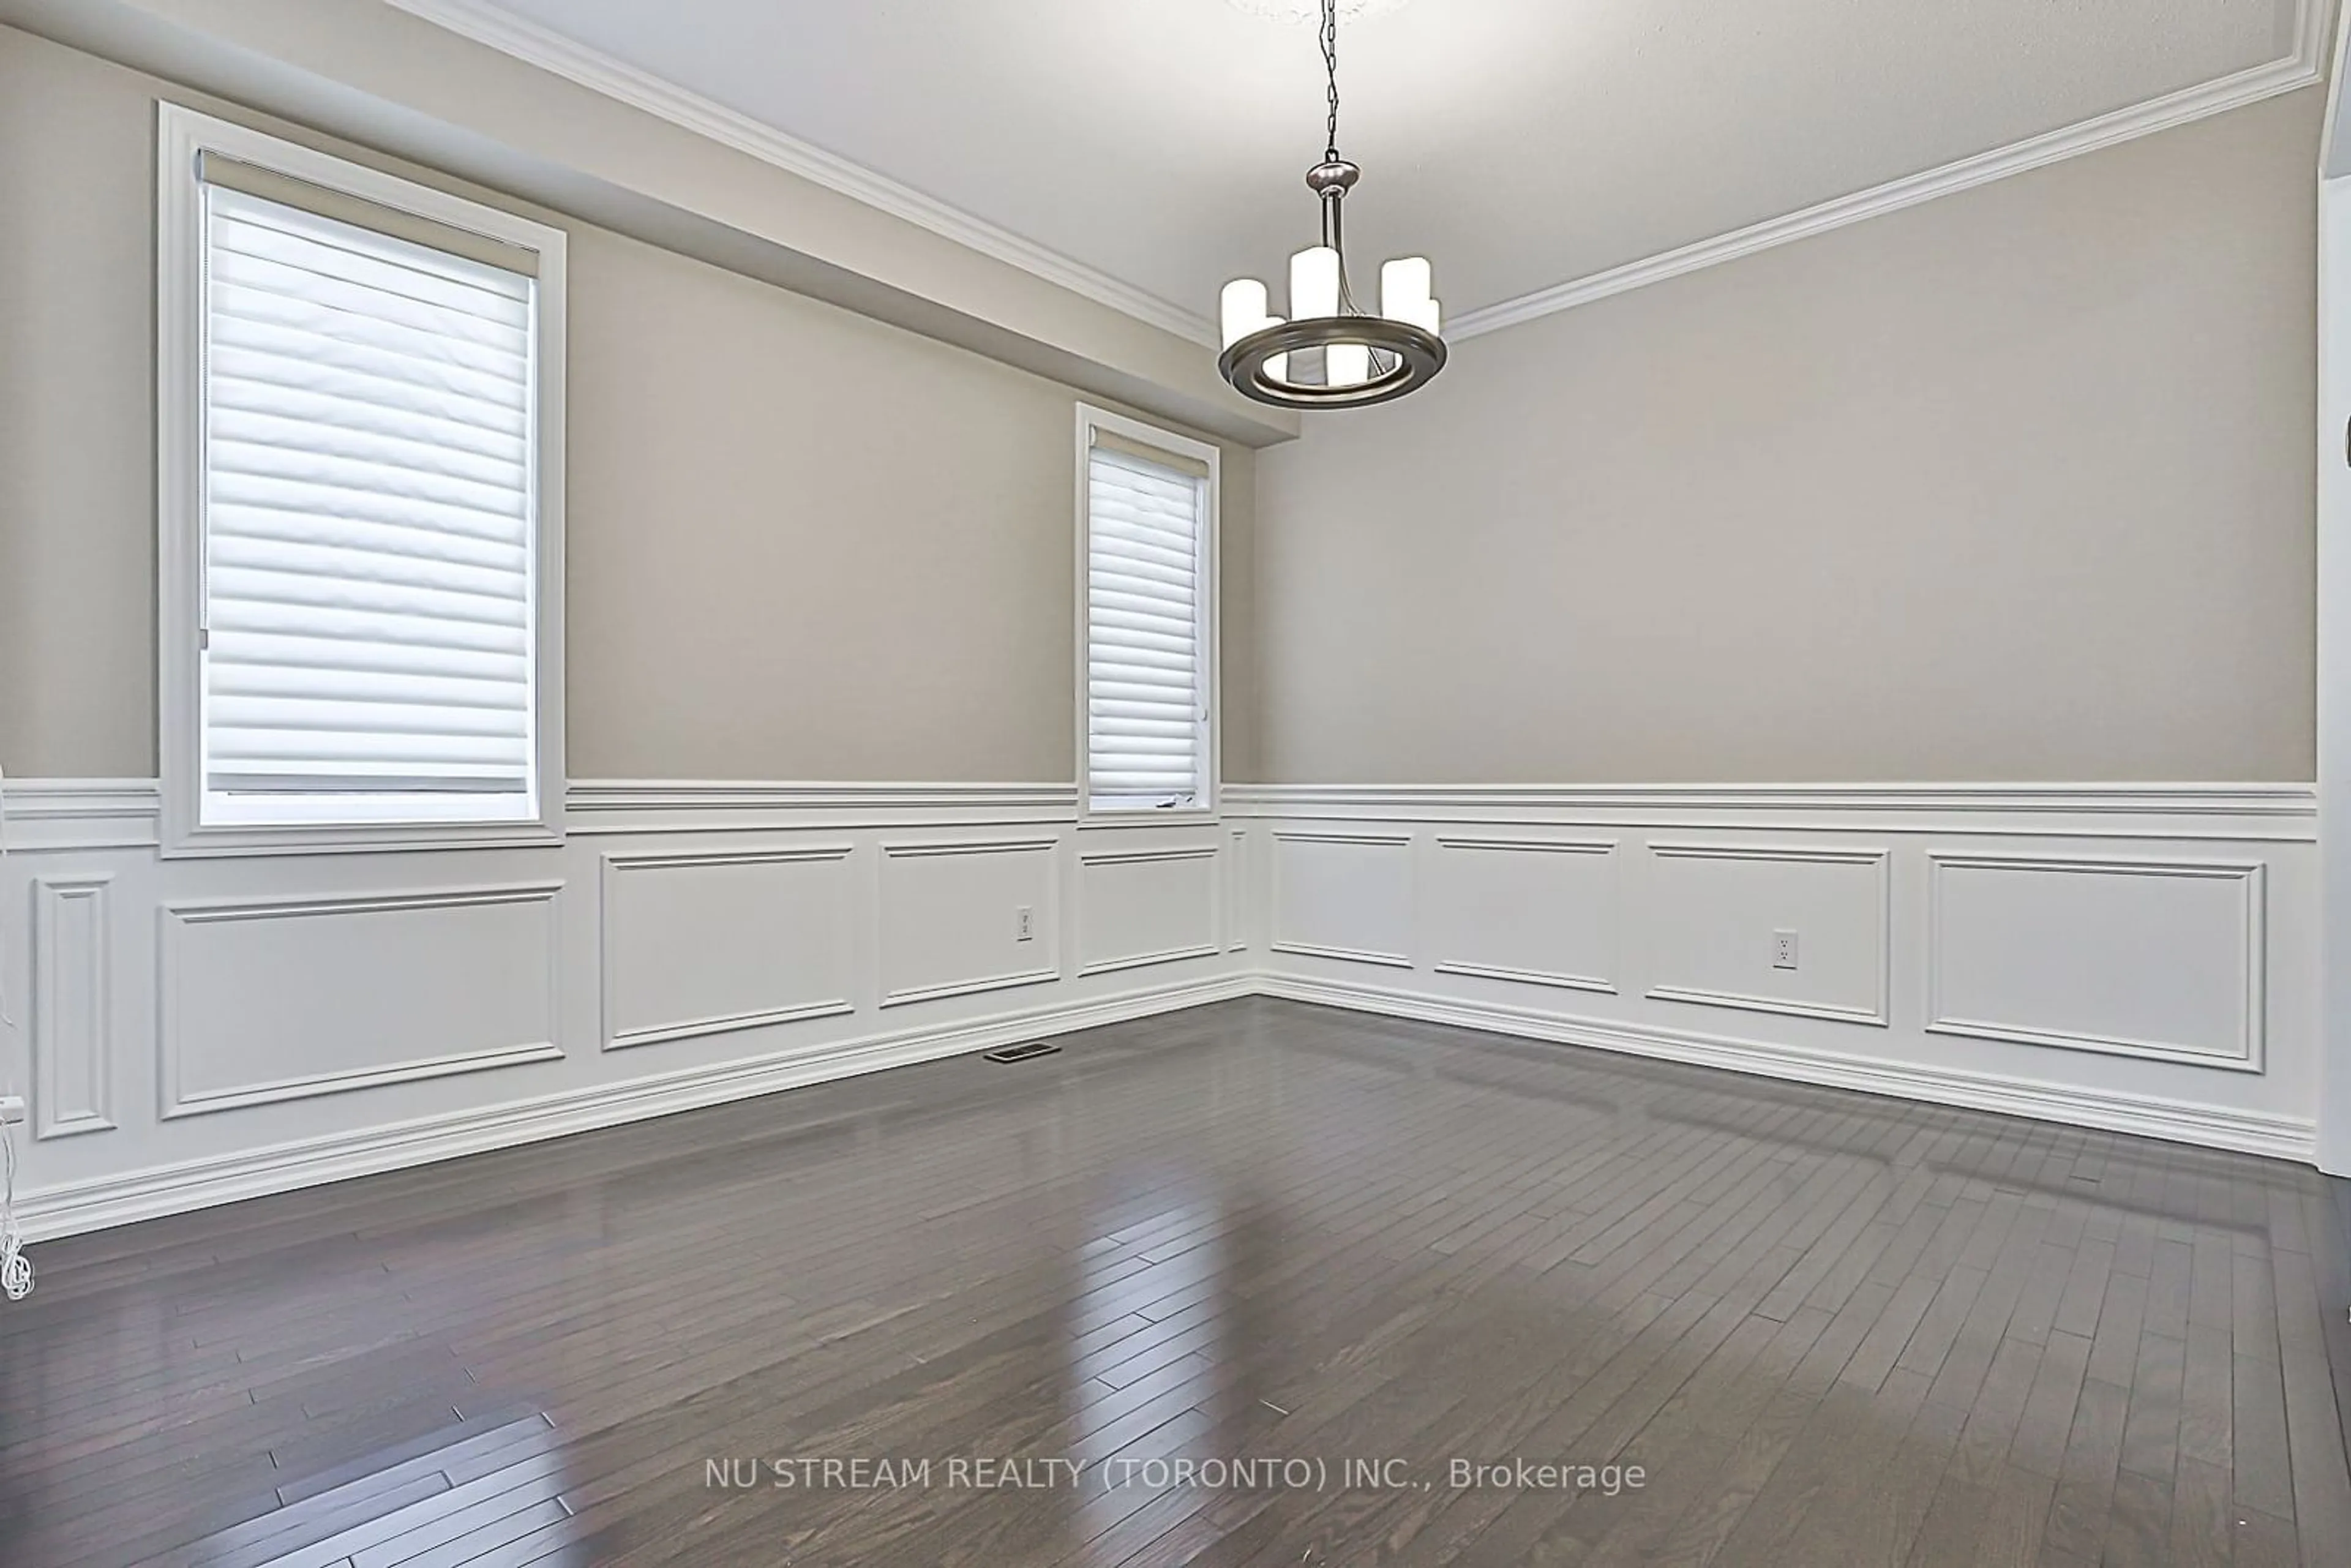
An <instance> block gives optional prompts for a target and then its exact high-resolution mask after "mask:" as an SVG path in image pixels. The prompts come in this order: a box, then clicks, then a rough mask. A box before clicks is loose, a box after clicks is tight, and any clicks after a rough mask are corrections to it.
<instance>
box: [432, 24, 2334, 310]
mask: <svg viewBox="0 0 2351 1568" xmlns="http://www.w3.org/2000/svg"><path fill="white" fill-rule="evenodd" d="M388 3H389V4H391V5H395V6H397V7H398V8H400V9H401V10H403V11H406V12H408V13H410V14H411V15H413V16H418V17H420V18H422V19H423V20H425V21H427V22H431V23H433V24H434V25H435V26H440V27H444V28H446V29H447V30H448V31H450V32H453V33H456V34H458V35H460V36H462V37H466V38H470V39H472V40H473V41H474V42H475V43H478V44H483V45H486V46H487V47H490V48H493V49H496V50H498V51H499V52H500V53H502V54H506V55H509V56H511V57H514V58H516V59H518V60H522V61H524V62H525V63H526V64H528V65H532V66H536V67H538V68H540V69H542V70H546V71H549V72H551V73H552V74H554V75H557V76H559V77H562V78H565V79H567V80H569V81H573V82H577V83H578V84H580V86H582V87H585V88H588V89H590V90H591V91H595V92H600V93H602V94H604V95H605V96H606V97H608V98H611V99H617V100H619V101H621V102H622V103H626V104H628V105H630V106H631V107H632V108H635V109H639V110H643V111H644V112H646V113H648V114H651V115H653V116H655V117H656V118H659V119H661V120H667V121H668V122H670V123H671V124H674V125H677V126H680V127H682V128H684V129H685V130H688V131H694V132H695V133H697V134H699V135H702V136H705V137H708V138H709V139H710V140H712V141H716V142H719V143H721V144H722V145H725V146H728V147H732V148H734V149H735V150H737V152H745V153H748V154H749V155H750V156H752V157H755V158H758V159H759V160H760V161H762V162H766V163H769V164H771V165H773V166H775V167H777V168H779V169H782V170H785V171H786V172H789V173H792V174H796V175H799V177H801V178H803V179H806V180H809V181H811V182H813V183H817V184H820V185H822V186H824V187H825V188H826V189H827V190H831V191H836V192H839V193H841V194H842V195H845V196H849V197H851V198H852V199H853V200H856V201H860V202H862V203H864V204H867V205H869V206H872V207H874V208H877V209H879V210H881V211H883V212H885V213H888V214H892V215H893V216H894V217H898V218H901V219H904V221H906V222H908V223H911V224H914V225H917V226H919V227H921V228H924V229H927V230H929V231H930V232H931V233H933V234H935V235H941V236H942V237H944V238H946V239H950V240H953V241H955V242H956V244H958V245H962V246H967V247H968V248H970V249H972V250H976V251H977V252H979V253H980V254H982V255H984V256H992V257H994V258H995V259H996V260H998V261H1001V262H1004V263H1006V264H1007V265H1008V266H1011V267H1019V268H1020V269H1021V270H1022V271H1024V272H1028V273H1030V274H1032V275H1034V276H1036V277H1040V278H1043V279H1045V280H1046V281H1048V282H1050V283H1054V284H1058V285H1060V286H1061V287H1064V288H1067V289H1069V290H1071V292H1072V293H1076V294H1079V295H1081V296H1083V297H1085V298H1089V299H1092V300H1093V301H1095V302H1096V303H1097V304H1101V305H1106V306H1109V307H1110V308H1113V309H1115V310H1120V311H1123V312H1124V313H1125V314H1127V315H1129V316H1133V317H1134V318H1136V319H1139V320H1142V321H1145V322H1148V323H1149V324H1150V325H1152V326H1155V327H1158V328H1160V329H1163V330H1165V331H1168V332H1173V333H1175V335H1177V336H1178V337H1182V338H1186V339H1189V340H1192V341H1195V342H1198V343H1202V344H1213V343H1215V342H1216V340H1217V334H1216V327H1215V323H1214V322H1213V321H1211V320H1210V319H1208V318H1207V316H1206V315H1204V314H1200V313H1196V312H1193V311H1189V310H1186V309H1184V308H1181V307H1180V306H1177V305H1175V304H1173V303H1171V302H1170V301H1168V300H1165V299H1163V298H1160V297H1159V296H1157V295H1155V294H1153V293H1150V292H1148V291H1147V290H1144V289H1142V288H1138V287H1135V286H1134V285H1133V284H1130V283H1127V282H1124V281H1123V280H1122V279H1119V278H1116V277H1112V276H1110V275H1109V274H1107V273H1104V272H1102V271H1099V270H1097V269H1095V268H1093V267H1089V266H1087V265H1086V264H1084V263H1083V262H1081V261H1078V260H1076V259H1075V258H1073V257H1071V256H1064V255H1062V254H1061V252H1059V251H1056V250H1053V249H1050V247H1048V246H1041V245H1039V244H1037V243H1036V242H1035V241H1033V240H1029V239H1027V238H1024V237H1023V236H1021V235H1017V234H1014V233H1013V232H1011V231H1010V230H1008V229H1005V228H1002V227H999V226H998V225H995V224H992V223H989V222H988V221H987V220H986V219H984V218H981V217H979V216H977V214H972V213H968V212H966V211H964V210H963V209H962V208H960V207H956V206H954V205H952V204H948V203H946V202H943V201H940V200H939V199H938V198H936V197H935V196H931V195H927V194H925V193H923V192H921V191H918V190H915V189H914V188H913V187H912V186H909V185H905V184H903V183H900V182H898V181H895V180H893V179H891V178H890V177H889V176H887V175H885V174H883V173H880V172H877V171H875V170H872V169H869V168H867V167H865V166H864V165H863V164H861V163H858V162H853V161H852V160H850V159H847V158H843V157H841V155H839V154H838V153H834V152H827V151H826V150H825V149H823V148H821V147H818V146H816V145H814V144H812V143H810V142H807V141H801V140H799V138H797V137H794V136H790V135H788V134H786V133H785V132H783V131H778V130H777V129H775V128H774V127H773V126H770V125H768V124H765V123H764V122H762V121H760V120H755V119H753V118H751V117H750V116H748V115H747V114H743V113H741V112H740V111H738V110H732V109H728V108H726V106H725V105H723V104H720V103H716V102H714V101H712V100H711V99H706V98H704V97H702V96H701V95H700V94H698V93H694V92H690V91H687V90H686V89H684V88H681V87H678V86H676V85H675V84H674V83H672V82H669V81H665V80H664V79H663V78H659V77H656V76H653V75H652V74H651V73H649V72H646V71H643V70H641V69H639V68H636V67H634V66H631V65H629V64H627V63H625V62H624V61H622V60H618V59H615V58H613V57H611V56H609V55H606V54H603V53H601V51H599V50H595V49H591V48H589V47H586V46H585V45H582V44H579V43H576V42H574V41H573V40H571V39H569V38H567V37H563V36H562V35H560V34H559V33H554V32H550V31H549V30H548V29H546V28H544V27H541V26H538V25H537V24H535V23H531V22H528V21H525V20H523V19H522V18H520V17H517V16H512V15H510V14H508V13H507V12H506V11H504V10H502V9H500V8H499V7H498V6H496V5H494V4H491V3H490V0H388ZM2333 13H2334V4H2333V0H2297V8H2296V12H2295V25H2294V52H2293V53H2292V54H2290V55H2288V56H2286V57H2283V58H2281V59H2277V60H2273V61H2271V62H2269V63H2267V64H2265V65H2260V66H2255V67H2252V68H2248V69H2245V70H2241V71H2236V72H2232V73H2231V74H2230V75H2228V76H2224V77H2220V78H2215V79H2213V80H2211V81H2209V82H2203V83H2199V84H2198V85H2196V86H2193V87H2188V88H2182V89H2179V90H2177V91H2174V92H2168V93H2165V94H2162V95H2161V96H2159V97H2157V98H2152V99H2147V100H2145V101H2143V102H2140V103H2137V104H2131V105H2128V106H2126V107H2125V108H2122V109H2118V110H2112V111H2111V112H2109V113H2106V114H2102V115H2098V116H2095V118H2093V119H2089V120H2081V121H2078V122H2076V123H2074V124H2073V125H2068V126H2063V127H2060V128H2059V129H2057V130H2055V131H2047V132H2044V133H2043V134H2041V135H2038V136H2032V137H2027V138H2026V139H2024V140H2023V141H2014V142H2011V143H2009V144H2008V145H2006V146H2004V147H1996V148H1993V149H1991V150H1990V151H1988V152H1980V153H1977V154H1975V155H1973V156H1971V157H1968V158H1962V159H1959V160H1958V161H1957V162H1950V163H1946V164H1943V165H1942V166H1940V167H1939V168H1935V169H1928V170H1925V171H1923V172H1919V173H1916V174H1909V175H1906V176H1904V177H1903V178H1901V179H1898V180H1892V181H1888V182H1887V183H1885V184H1882V185H1876V186H1873V187H1871V188H1870V189H1868V190H1865V191H1858V192H1855V193H1853V194H1851V195H1845V196H1839V197H1835V198H1834V199H1833V200H1830V201H1826V202H1823V203H1820V204H1817V205H1814V206H1811V207H1806V208H1803V209H1802V210H1801V211H1798V212H1793V213H1789V214H1783V215H1782V216H1780V217H1775V218H1767V219H1765V220H1763V221H1762V222H1761V223H1756V224H1750V225H1748V226H1746V227H1744V228H1740V229H1733V230H1731V231H1729V233H1726V234H1721V235H1714V236H1712V237H1710V238H1707V239H1702V240H1697V241H1694V242H1692V243H1690V244H1688V245H1685V246H1677V247H1676V248H1674V249H1672V250H1668V251H1661V252H1659V253H1658V254H1656V255H1655V256H1644V257H1642V258H1640V259H1638V260H1635V261H1631V262H1626V263H1625V264H1624V265H1622V266H1619V267H1610V268H1608V269H1607V270H1605V271H1603V272H1596V273H1592V274H1589V275H1587V276H1585V277H1577V278H1571V279H1569V280H1568V281H1566V282H1564V283H1559V284H1554V285H1552V287H1547V288H1540V289H1536V290H1535V291H1533V292H1532V293H1530V294H1523V295H1520V296H1519V297H1517V298H1511V299H1505V300H1502V301H1500V302H1499V303H1497V304H1493V305H1487V306H1482V307H1480V308H1478V309H1475V310H1468V311H1465V312H1463V313H1462V314H1461V315H1460V316H1458V317H1457V318H1455V319H1454V320H1453V321H1451V322H1450V323H1449V324H1448V325H1447V332H1446V336H1447V338H1448V339H1449V340H1466V339H1469V338H1475V337H1479V336H1481V335H1483V334H1485V333H1488V332H1497V331H1499V330H1501V329H1503V328H1505V327H1513V326H1517V325H1519V324H1520V323H1521V322H1525V321H1532V320H1536V319H1540V318H1541V317H1544V316H1549V315H1552V314H1554V313H1555V312H1558V311H1562V310H1570V309H1573V308H1575V307H1576V306H1579V305H1588V304H1591V303H1593V301H1595V300H1600V299H1605V298H1609V297H1610V296H1611V295H1615V294H1624V293H1627V292H1629V291H1631V290H1633V289H1635V288H1641V287H1646V286H1647V285H1649V284H1652V283H1662V282H1664V281H1666V280H1667V278H1672V277H1681V276H1682V275H1684V274H1685V273H1690V272H1696V271H1698V270H1700V269H1702V268H1704V267H1714V266H1717V265H1719V264H1720V263H1722V262H1726V261H1735V260H1737V259H1739V258H1740V257H1741V256H1752V255H1754V254H1755V253H1756V252H1758V251H1762V250H1768V249H1770V248H1771V247H1772V246H1781V245H1787V244H1790V243H1792V242H1793V241H1796V240H1800V239H1807V238H1810V237H1811V236H1813V235H1820V234H1825V233H1828V232H1829V231H1831V230H1833V229H1838V228H1843V227H1844V226H1845V225H1848V224H1856V223H1860V222H1862V221H1863V220H1865V219H1867V218H1873V217H1877V216H1879V215H1881V214H1886V213H1892V212H1898V211H1900V210H1901V209H1903V208H1905V207H1910V206H1916V205H1917V204H1920V203H1922V202H1928V201H1932V200H1934V199H1935V198H1936V197H1938V196H1947V195H1950V194H1953V193H1957V192H1959V191H1965V190H1970V189H1972V188H1974V187H1975V186H1978V185H1982V184H1988V183H1991V182H1992V181H1994V180H2000V179H2004V178H2006V177H2007V176H2009V175H2011V174H2020V173H2023V172H2026V171H2027V170H2032V169H2038V168H2042V167H2043V166H2045V165H2047V164H2051V163H2056V162H2064V160H2066V159H2068V158H2074V157H2079V156H2080V155H2081V154H2083V153H2085V152H2096V151H2098V150H2099V149H2101V148H2105V147H2111V146H2114V145H2116V143H2118V142H2123V141H2132V140H2134V139H2136V138H2137V137H2141V136H2147V135H2151V134H2153V133H2154V132H2156V131H2166V130H2169V129H2170V128H2172V127H2173V126H2177V125H2184V124H2187V123H2188V122H2189V121H2191V120H2201V119H2204V118H2206V117H2207V116H2210V115H2214V114H2219V113H2221V112H2223V111H2224V110H2231V109H2238V108H2241V107H2242V106H2244V105H2246V104H2249V103H2257V102H2259V101H2261V100H2262V99H2266V98H2272V97H2275V96H2276V95H2277V94H2279V93H2285V92H2292V91H2294V90H2295V89H2298V88H2304V87H2308V86H2311V85H2312V84H2314V83H2315V82H2318V81H2320V80H2322V79H2324V78H2325V75H2326V63H2327V57H2328V52H2329V48H2330V46H2331V39H2330V28H2329V26H2328V21H2329V18H2330V17H2331V16H2332V15H2333Z"/></svg>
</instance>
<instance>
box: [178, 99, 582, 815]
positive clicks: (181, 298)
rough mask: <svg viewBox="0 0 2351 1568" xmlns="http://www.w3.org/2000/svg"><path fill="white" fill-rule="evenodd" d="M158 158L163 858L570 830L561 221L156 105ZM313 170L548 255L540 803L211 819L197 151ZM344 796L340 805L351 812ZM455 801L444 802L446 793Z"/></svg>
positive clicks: (379, 806) (371, 198) (379, 804)
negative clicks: (523, 809) (309, 817)
mask: <svg viewBox="0 0 2351 1568" xmlns="http://www.w3.org/2000/svg"><path fill="white" fill-rule="evenodd" d="M156 108H157V110H158V113H157V126H156V134H157V161H156V197H155V200H156V223H155V241H156V253H155V257H156V260H155V277H156V309H155V324H156V344H155V425H156V486H157V495H156V525H157V541H156V544H157V555H156V561H157V572H158V576H157V584H156V586H157V591H158V593H157V597H158V612H159V622H158V636H157V649H158V657H159V664H160V668H159V671H158V685H157V693H156V695H157V704H156V706H157V717H158V725H159V729H160V735H159V737H158V738H159V746H160V764H161V767H160V771H161V773H162V852H163V854H164V855H166V856H181V855H208V854H248V853H258V852H270V853H284V852H308V851H350V850H413V849H435V848H445V847H459V846H467V847H474V846H490V845H510V844H548V843H559V842H560V841H562V837H563V789H564V776H563V474H564V464H563V386H564V267H563V259H564V235H563V231H561V230H560V229H556V228H550V227H549V226H548V225H545V224H539V223H533V222H532V221H531V220H529V219H528V218H523V217H517V216H516V215H515V214H511V213H504V212H500V211H498V210H497V209H496V208H494V207H487V206H484V205H482V204H480V203H478V202H471V201H467V200H465V198H463V197H460V196H453V195H451V194H449V193H446V192H444V191H436V190H434V189H432V188H430V187H428V186H424V185H419V184H416V183H413V182H412V181H408V180H403V179H400V178H398V177H397V176H395V175H392V174H387V173H384V172H381V171H380V170H375V169H370V168H366V167H364V166H362V165H360V164H357V163H352V162H347V161H346V160H344V159H341V158H337V157H333V156H331V155H329V154H328V153H324V152H318V151H316V150H315V149H312V148H308V147H304V146H300V145H298V144H297V143H295V142H291V141H284V140H281V139H280V138H278V137H275V136H269V135H266V134H264V133H263V132H261V131H254V130H250V129H248V128H246V127H245V126H242V125H235V124H232V123H230V122H229V121H227V120H215V119H214V118H212V117H211V116H209V115H204V114H199V113H196V112H195V111H194V110H189V109H185V108H183V107H181V106H180V105H178V104H173V103H161V102H159V103H158V104H157V106H156ZM199 152H217V153H219V154H220V155H222V156H224V157H227V158H234V159H237V160H240V161H242V162H247V163H253V164H256V165H259V166H260V167H262V168H265V169H269V170H273V171H275V172H279V173H282V174H286V175H288V176H291V177H293V178H295V179H298V180H304V181H308V182H309V183H312V184H315V185H321V186H324V187H326V188H327V189H329V190H332V191H338V192H340V193H344V194H346V195H350V196H353V197H356V198H358V199H360V200H362V201H366V202H371V203H373V204H376V205H378V206H382V207H390V208H392V209H394V210H395V211H399V212H404V213H410V214H414V215H416V216H418V217H422V218H427V219H430V220H432V221H434V222H435V223H439V224H444V225H449V226H451V227H454V228H458V229H463V230H465V231H467V232H469V233H473V234H478V235H486V236H488V237H490V238H493V239H497V240H502V241H504V242H506V243H507V244H509V245H514V246H521V247H522V248H524V249H527V250H530V251H534V252H536V253H537V254H538V334H537V336H538V366H537V372H538V409H537V424H538V428H537V430H536V431H535V433H534V434H535V438H536V443H537V465H538V472H537V474H536V476H535V481H536V487H537V500H538V507H537V514H538V515H537V517H536V519H535V523H534V527H535V533H534V546H535V553H536V560H535V562H534V566H535V570H534V572H533V579H532V589H533V594H534V598H533V604H532V613H533V618H534V621H535V622H536V627H537V638H536V644H537V645H536V647H535V650H534V653H535V673H534V683H535V690H534V693H533V697H534V702H533V713H532V722H533V737H532V738H533V763H534V768H535V772H536V778H535V779H534V785H535V788H536V790H537V796H538V798H537V800H535V801H534V802H533V805H534V806H535V807H536V810H534V811H533V812H532V813H531V814H530V815H528V816H526V817H523V818H519V819H509V820H507V821H434V820H433V817H432V816H431V815H430V814H429V813H428V812H425V811H423V810H419V811H418V812H417V813H416V814H415V815H413V816H411V815H409V814H408V813H407V811H406V810H404V809H403V808H402V807H401V806H400V805H398V804H397V802H396V800H394V799H393V798H387V797H377V798H376V800H375V801H374V803H373V810H372V811H371V812H370V813H369V814H371V815H373V814H375V813H376V812H381V814H382V815H383V817H384V819H385V820H383V821H380V822H370V823H353V822H351V821H348V820H342V821H333V822H320V823H319V824H317V825H315V826H311V825H304V824H300V823H292V824H288V823H272V824H268V825H252V826H231V825H221V824H214V825H210V826H207V825H205V824H204V821H203V815H202V805H203V800H202V793H203V768H202V747H203V736H202V735H201V734H200V733H199V726H200V718H199V714H200V712H201V706H202V695H203V691H202V685H203V678H204V676H203V661H202V659H200V658H199V657H198V628H199V626H200V625H201V623H202V618H203V595H204V577H203V571H202V560H203V538H202V530H203V528H204V513H203V487H204V431H203V419H204V381H203V376H204V364H203V359H204V353H203V348H204V314H203V301H202V289H201V287H200V284H201V277H200V275H201V272H202V245H203V240H204V229H203V213H204V205H203V201H202V198H201V194H200V192H199V189H198V186H197V181H196V172H195V171H196V158H197V154H198V153H199ZM354 804H355V803H354V802H350V801H342V802H338V804H337V807H336V810H337V813H338V815H339V816H342V817H345V818H348V816H350V815H352V814H356V813H354V812H353V810H352V807H353V805H354ZM443 804H445V803H443Z"/></svg>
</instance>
